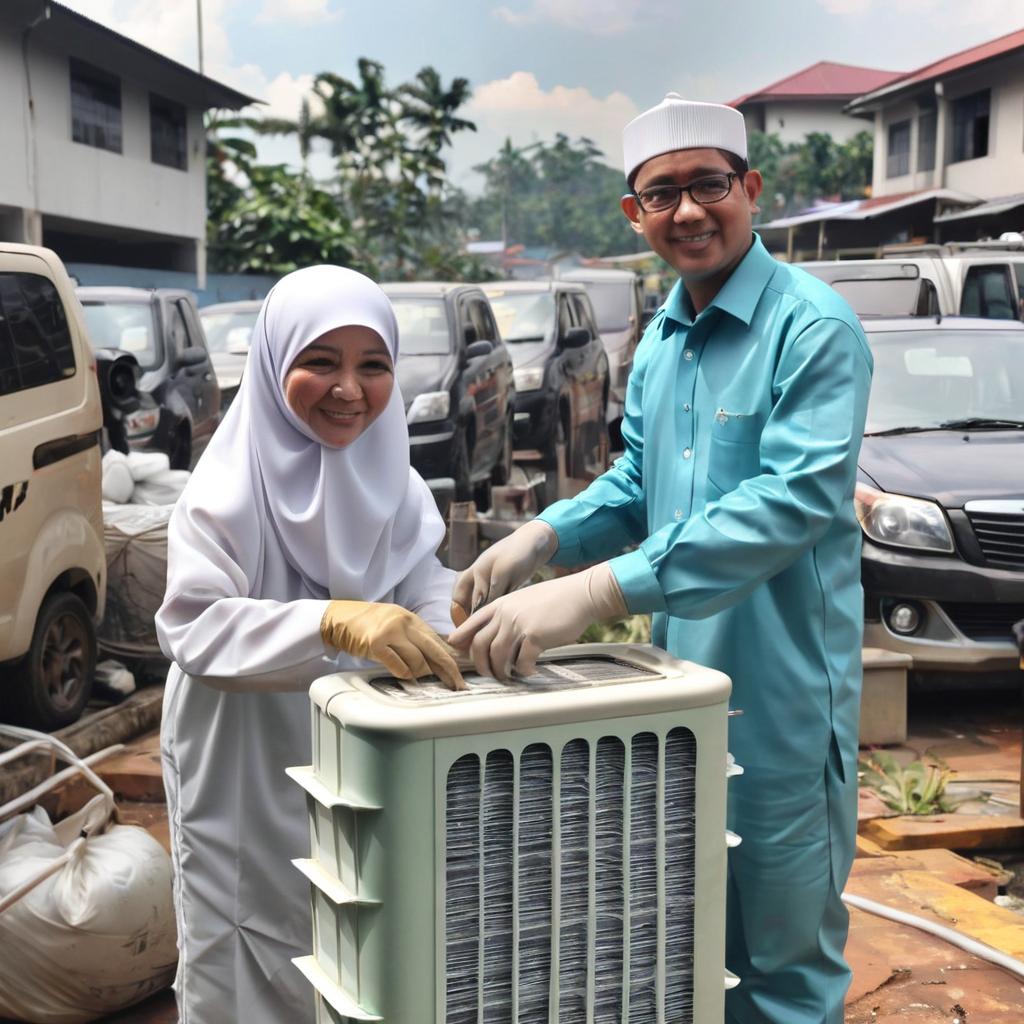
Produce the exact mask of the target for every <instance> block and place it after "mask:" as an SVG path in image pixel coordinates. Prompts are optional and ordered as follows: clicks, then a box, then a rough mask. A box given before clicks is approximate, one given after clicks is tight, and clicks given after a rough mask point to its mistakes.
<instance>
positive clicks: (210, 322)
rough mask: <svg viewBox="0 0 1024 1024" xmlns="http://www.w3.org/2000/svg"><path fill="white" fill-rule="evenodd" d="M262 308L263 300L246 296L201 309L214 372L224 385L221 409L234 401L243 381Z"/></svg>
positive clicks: (219, 383)
mask: <svg viewBox="0 0 1024 1024" xmlns="http://www.w3.org/2000/svg"><path fill="white" fill-rule="evenodd" d="M262 307H263V300H262V299H246V300H244V301H240V302H218V303H216V304H215V305H213V306H204V307H203V308H202V309H200V310H199V319H200V320H201V321H202V322H203V330H204V331H205V333H206V347H207V348H208V349H209V350H210V359H211V360H212V362H213V372H214V373H215V374H216V375H217V383H218V385H220V407H221V410H224V409H227V407H228V406H229V405H230V404H231V400H232V399H233V398H234V397H235V395H236V394H237V392H238V385H239V384H240V383H241V382H242V372H243V371H244V370H245V361H246V359H247V357H248V355H249V339H250V338H251V337H252V329H253V328H254V327H255V326H256V318H257V317H258V316H259V313H260V309H261V308H262Z"/></svg>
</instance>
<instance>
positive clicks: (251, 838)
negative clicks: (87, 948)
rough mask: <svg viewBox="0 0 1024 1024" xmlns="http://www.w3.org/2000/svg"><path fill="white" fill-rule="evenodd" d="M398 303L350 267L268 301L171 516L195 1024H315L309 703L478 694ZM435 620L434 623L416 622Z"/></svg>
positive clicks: (161, 615)
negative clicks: (304, 781)
mask: <svg viewBox="0 0 1024 1024" xmlns="http://www.w3.org/2000/svg"><path fill="white" fill-rule="evenodd" d="M397 356H398V330H397V324H396V321H395V316H394V312H393V311H392V309H391V306H390V304H389V302H388V300H387V298H386V297H385V295H384V293H383V292H382V291H381V290H380V289H379V288H378V287H377V286H376V285H375V284H373V282H372V281H370V280H369V279H368V278H365V277H363V276H362V275H361V274H357V273H355V272H354V271H351V270H344V269H342V268H340V267H329V266H321V267H311V268H309V269H306V270H300V271H297V272H295V273H293V274H289V275H288V276H287V277H285V278H283V279H282V280H281V281H280V282H279V283H278V284H277V285H276V286H275V287H274V289H273V290H272V291H271V292H270V294H269V295H268V296H267V299H266V301H265V302H264V304H263V309H262V310H261V312H260V316H259V319H258V321H257V323H256V327H255V329H254V332H253V340H252V346H251V349H250V352H249V358H248V365H247V368H246V372H245V375H244V377H243V378H242V385H241V388H240V390H239V393H238V396H237V398H236V399H235V401H234V403H233V404H232V406H231V408H230V410H229V412H228V413H227V415H226V416H225V418H224V421H223V423H222V424H221V426H220V427H219V429H218V431H217V433H216V434H215V435H214V438H213V440H212V441H211V443H210V445H209V447H208V449H207V451H206V452H205V453H204V455H203V457H202V459H201V460H200V462H199V465H198V466H197V467H196V469H195V472H194V473H193V474H192V477H191V479H190V481H189V483H188V486H187V487H186V489H185V492H184V494H183V495H182V497H181V499H180V501H179V502H178V505H177V507H176V508H175V510H174V514H173V516H172V517H171V523H170V530H169V536H168V569H167V593H166V597H165V599H164V604H163V606H162V607H161V609H160V611H159V612H158V614H157V632H158V635H159V637H160V644H161V647H162V648H163V650H164V653H165V654H166V655H167V656H168V657H169V658H170V659H171V660H172V661H173V662H174V664H173V665H172V667H171V671H170V673H169V675H168V680H167V688H166V691H165V696H164V711H163V725H162V730H161V748H162V754H163V762H164V782H165V786H166V789H167V798H168V810H169V814H170V822H171V837H172V857H173V861H174V872H175V889H176V907H177V914H178V932H179V937H178V945H179V954H180V957H179V965H178V976H177V979H176V981H175V990H176V994H177V1000H178V1010H179V1014H180V1020H181V1021H182V1024H223V1022H227V1021H232V1022H234V1021H238V1022H244V1024H286V1022H287V1024H290V1022H301V1021H305V1020H312V1015H313V1006H312V999H311V997H310V994H309V986H308V984H307V983H306V982H305V981H304V979H303V978H302V976H301V974H300V973H299V971H298V970H297V969H296V968H295V967H294V966H293V965H292V964H291V962H290V960H291V958H292V957H293V956H298V955H302V954H304V953H308V952H309V950H310V948H311V944H312V931H311V924H310V915H309V908H308V904H309V891H308V890H309V886H308V883H307V882H305V881H304V880H303V879H302V877H301V876H300V875H299V874H298V872H296V871H295V869H294V868H293V867H292V866H291V864H290V861H291V859H292V858H293V857H300V856H304V855H305V854H306V852H307V849H308V842H309V840H308V834H309V833H308V825H307V818H306V807H305V798H304V796H303V794H302V792H301V790H300V789H299V788H298V787H297V786H296V785H295V784H294V783H292V782H291V781H290V780H288V779H287V778H286V777H285V774H284V769H285V768H286V767H288V766H289V765H294V764H304V763H305V762H306V761H307V760H308V758H309V755H310V713H309V701H308V698H307V696H306V691H307V689H308V687H309V685H310V683H311V682H312V681H313V680H314V679H315V678H317V677H318V676H320V675H324V674H326V673H328V672H331V671H336V670H337V669H338V668H340V667H352V666H361V665H364V664H366V662H365V661H362V660H359V659H360V658H362V659H373V660H375V661H378V662H382V663H384V664H385V665H387V667H388V668H389V670H391V671H392V672H393V673H394V674H396V675H401V676H404V677H407V678H410V677H413V676H422V675H428V674H437V675H439V676H440V677H441V678H443V679H444V680H445V681H446V682H447V683H448V685H450V686H453V687H458V686H461V685H464V684H463V683H462V679H461V676H460V675H459V673H458V669H457V667H456V666H455V663H454V661H452V659H451V657H450V656H449V654H448V653H447V652H446V651H445V649H444V647H443V646H442V645H441V643H440V641H439V640H438V639H437V635H436V633H434V632H432V630H431V628H430V627H433V629H436V630H438V631H440V632H441V633H447V632H448V631H449V630H450V629H451V619H450V617H449V609H450V599H451V591H452V585H453V581H454V574H453V573H451V572H450V571H449V570H447V569H445V568H443V567H442V566H441V565H440V563H439V562H438V560H437V558H436V557H435V554H434V552H435V551H436V550H437V547H438V545H439V544H440V542H441V539H442V537H443V534H444V526H443V523H442V521H441V518H440V516H439V515H438V513H437V510H436V508H435V506H434V503H433V499H432V498H431V495H430V492H429V490H428V489H427V486H426V484H425V483H424V482H423V480H422V479H421V478H420V477H419V476H418V475H417V474H416V473H415V471H413V470H412V469H411V468H410V466H409V441H408V434H407V430H406V422H405V413H404V408H403V403H402V398H401V395H400V393H399V390H398V387H397V385H396V384H395V381H394V364H395V361H396V359H397ZM414 613H415V614H414Z"/></svg>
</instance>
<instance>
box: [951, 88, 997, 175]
mask: <svg viewBox="0 0 1024 1024" xmlns="http://www.w3.org/2000/svg"><path fill="white" fill-rule="evenodd" d="M990 97H991V91H990V90H989V89H983V90H982V91H981V92H974V93H971V95H970V96H962V97H961V98H960V99H958V100H954V101H953V104H952V106H953V162H954V163H956V162H957V161H958V160H977V159H978V157H981V156H988V114H989V103H990Z"/></svg>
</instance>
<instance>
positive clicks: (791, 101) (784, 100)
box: [729, 61, 901, 145]
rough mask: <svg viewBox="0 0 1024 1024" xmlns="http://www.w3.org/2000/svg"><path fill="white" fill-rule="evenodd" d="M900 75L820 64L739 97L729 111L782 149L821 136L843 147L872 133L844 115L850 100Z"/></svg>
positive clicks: (865, 123) (870, 69)
mask: <svg viewBox="0 0 1024 1024" xmlns="http://www.w3.org/2000/svg"><path fill="white" fill-rule="evenodd" d="M900 75H901V72H897V71H880V70H878V69H877V68H862V67H854V66H853V65H851V64H834V63H832V62H830V61H819V62H818V63H817V64H812V65H811V66H810V67H808V68H804V69H803V70H802V71H797V72H796V73H795V74H792V75H788V76H787V77H786V78H783V79H780V80H779V81H778V82H773V83H772V84H771V85H766V86H765V87H764V88H763V89H759V90H758V91H757V92H749V93H747V94H746V95H744V96H740V97H739V98H738V99H735V100H733V101H732V102H731V103H730V104H729V106H730V107H735V108H736V109H737V110H739V111H740V113H742V114H743V116H744V118H745V119H746V122H747V128H748V129H750V128H752V129H755V130H757V131H762V132H765V133H767V134H769V135H777V136H778V137H779V139H780V140H781V141H782V142H783V143H784V144H786V145H789V144H790V143H801V142H803V141H804V139H805V137H806V136H807V135H809V134H810V133H811V132H823V133H825V134H828V135H831V136H832V138H833V139H835V140H836V142H846V141H847V140H848V139H850V138H852V137H853V136H854V135H856V134H857V133H858V132H863V131H869V130H870V128H871V125H870V124H869V123H868V122H866V121H864V120H863V119H862V118H860V117H853V116H851V115H850V114H849V113H844V108H845V107H846V105H847V104H848V103H849V102H850V100H852V99H854V98H855V97H857V96H860V95H862V94H863V93H865V92H868V91H869V90H871V89H878V88H879V87H880V86H882V85H884V84H885V83H887V82H890V81H892V80H893V79H894V78H898V77H900Z"/></svg>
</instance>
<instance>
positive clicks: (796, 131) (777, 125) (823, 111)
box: [758, 100, 871, 144]
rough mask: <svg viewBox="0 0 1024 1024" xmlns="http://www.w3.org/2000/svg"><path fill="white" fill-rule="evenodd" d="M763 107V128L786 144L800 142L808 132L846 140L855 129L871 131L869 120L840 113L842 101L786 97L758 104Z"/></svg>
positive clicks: (855, 131) (856, 130)
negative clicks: (786, 98) (790, 98)
mask: <svg viewBox="0 0 1024 1024" xmlns="http://www.w3.org/2000/svg"><path fill="white" fill-rule="evenodd" d="M758 106H763V108H764V129H763V130H764V131H765V132H767V133H768V134H772V133H774V134H776V135H778V136H779V138H780V139H781V140H782V141H783V142H784V143H786V144H788V143H791V142H797V143H799V142H803V141H804V138H805V136H807V135H809V134H810V133H811V132H825V133H827V134H829V135H831V136H832V138H833V139H835V140H836V142H846V140H847V139H850V138H852V137H853V136H854V135H856V134H857V133H858V132H863V131H871V122H870V121H866V120H864V119H863V118H860V117H848V116H847V115H846V114H843V113H841V110H842V107H843V101H840V100H837V101H835V102H827V101H817V102H812V101H809V100H802V101H797V100H786V101H779V102H776V103H765V104H758Z"/></svg>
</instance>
